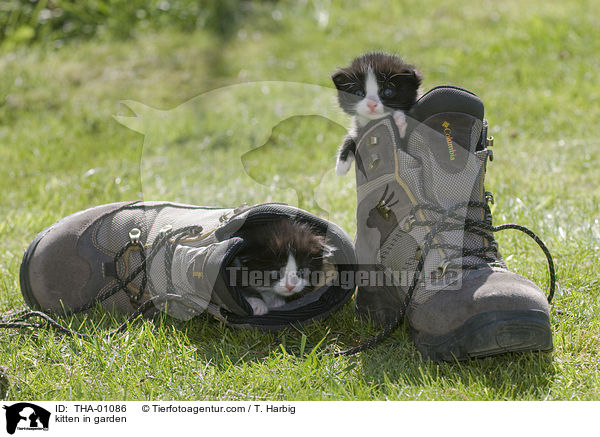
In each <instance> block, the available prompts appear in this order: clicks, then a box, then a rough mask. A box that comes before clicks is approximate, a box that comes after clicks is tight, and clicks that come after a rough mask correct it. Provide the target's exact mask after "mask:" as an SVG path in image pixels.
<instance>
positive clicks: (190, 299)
mask: <svg viewBox="0 0 600 437" xmlns="http://www.w3.org/2000/svg"><path fill="white" fill-rule="evenodd" d="M243 244H244V241H243V240H242V239H241V238H232V239H228V240H225V241H222V242H218V243H213V244H211V245H209V246H204V247H191V246H187V245H182V244H178V245H177V246H176V248H175V251H174V253H173V259H172V263H171V272H170V274H171V281H172V283H173V287H174V290H173V292H174V293H175V294H178V295H180V296H182V297H183V298H184V302H185V304H184V303H183V302H178V301H177V300H172V301H170V302H168V304H167V305H166V306H164V307H163V308H161V309H163V310H166V312H167V313H168V314H169V315H170V316H172V317H176V318H178V319H182V320H188V319H190V318H192V317H194V316H196V315H198V314H200V313H202V312H203V311H204V310H206V308H207V307H208V305H209V303H210V302H211V300H212V301H214V300H216V301H217V302H221V303H224V304H225V305H226V306H227V308H228V309H230V310H232V311H234V312H236V310H237V312H241V313H242V314H243V313H244V309H242V308H241V305H238V304H237V302H236V300H235V298H233V297H232V296H231V293H230V289H229V287H228V284H227V282H226V281H225V280H224V279H223V277H222V274H221V273H222V271H223V270H224V268H225V266H227V265H228V264H229V262H230V260H231V258H232V257H233V255H235V253H236V252H237V251H238V250H239V249H240V248H241V247H242V246H243Z"/></svg>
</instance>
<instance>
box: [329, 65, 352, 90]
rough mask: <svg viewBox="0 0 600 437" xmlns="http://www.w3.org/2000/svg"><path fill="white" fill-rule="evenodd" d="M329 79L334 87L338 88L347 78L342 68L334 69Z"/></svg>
mask: <svg viewBox="0 0 600 437" xmlns="http://www.w3.org/2000/svg"><path fill="white" fill-rule="evenodd" d="M331 80H332V81H333V84H334V85H335V87H336V88H337V89H338V90H339V89H340V87H341V86H342V84H343V83H344V82H346V81H347V80H348V75H347V74H346V72H345V71H344V70H339V71H336V72H335V73H333V74H332V75H331Z"/></svg>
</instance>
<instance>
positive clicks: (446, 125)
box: [442, 121, 456, 161]
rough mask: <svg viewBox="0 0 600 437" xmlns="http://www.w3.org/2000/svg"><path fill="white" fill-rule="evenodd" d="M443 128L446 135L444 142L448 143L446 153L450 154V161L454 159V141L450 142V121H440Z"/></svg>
mask: <svg viewBox="0 0 600 437" xmlns="http://www.w3.org/2000/svg"><path fill="white" fill-rule="evenodd" d="M442 127H443V128H444V136H445V137H446V144H448V154H449V155H450V161H454V159H455V156H454V155H455V154H456V150H455V149H454V143H453V142H452V129H450V123H448V122H447V121H444V122H443V123H442Z"/></svg>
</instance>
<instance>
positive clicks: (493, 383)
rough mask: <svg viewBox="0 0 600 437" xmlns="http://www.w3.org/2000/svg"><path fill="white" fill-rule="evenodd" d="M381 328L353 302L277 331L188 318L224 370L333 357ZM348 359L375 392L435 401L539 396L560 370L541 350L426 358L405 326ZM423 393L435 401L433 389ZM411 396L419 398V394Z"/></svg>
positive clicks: (202, 348) (195, 336)
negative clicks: (357, 313) (279, 359)
mask: <svg viewBox="0 0 600 437" xmlns="http://www.w3.org/2000/svg"><path fill="white" fill-rule="evenodd" d="M377 332H378V331H377V328H375V327H374V326H373V325H371V324H369V323H365V322H357V321H356V320H355V319H354V313H353V309H352V308H351V307H350V305H347V306H346V307H345V308H344V309H342V310H341V311H339V312H338V313H335V314H334V315H333V316H331V317H330V318H328V319H327V320H325V321H320V322H316V323H314V324H311V325H308V326H305V327H303V328H298V329H296V328H287V329H284V330H282V331H279V332H278V333H270V332H262V331H259V330H254V329H236V328H230V327H227V326H225V325H223V324H221V323H219V322H216V321H215V320H214V319H212V318H211V317H203V318H201V319H197V320H195V321H193V322H188V328H187V334H188V336H189V338H190V341H191V342H192V343H193V344H196V345H197V353H198V356H199V358H200V359H201V360H203V361H205V362H207V363H210V365H212V366H215V367H216V368H217V369H219V370H225V369H227V368H229V367H230V366H232V365H234V366H235V365H239V364H242V363H247V364H248V363H261V362H263V361H264V360H265V359H267V358H268V357H269V356H271V355H273V354H279V355H284V356H285V355H288V356H290V357H291V358H293V359H297V360H305V359H308V358H309V356H310V355H314V356H316V357H318V359H320V360H323V361H325V360H331V359H332V358H331V357H329V354H330V353H331V352H333V350H344V349H346V348H350V347H352V346H355V345H356V344H359V343H361V342H364V341H365V340H366V339H367V338H369V337H370V336H372V335H375V334H377ZM303 336H304V340H303ZM284 350H285V352H284ZM301 352H303V353H301ZM333 359H338V358H333ZM339 359H345V358H339ZM346 359H349V360H357V361H358V364H359V365H358V369H359V370H358V371H357V373H354V375H353V378H355V379H356V380H357V381H359V383H361V384H363V385H364V386H369V387H373V395H374V396H376V397H381V396H384V397H386V398H397V399H402V398H403V397H404V396H402V395H399V394H397V393H396V392H397V391H399V389H401V388H408V389H414V390H412V391H413V392H414V391H416V392H418V391H419V390H421V389H423V390H425V391H428V390H429V391H431V392H432V393H434V394H435V398H436V399H449V400H450V399H452V400H470V399H477V400H486V399H487V400H492V399H493V400H503V399H506V400H518V399H538V400H539V399H544V398H545V397H546V396H547V395H548V393H549V392H550V388H551V384H552V380H553V378H554V375H555V373H556V369H555V366H554V363H553V357H552V354H549V353H541V352H540V353H538V352H532V353H513V354H503V355H498V356H494V357H488V358H479V359H472V360H467V361H461V362H439V363H435V362H429V361H423V360H422V359H421V356H420V354H419V352H418V351H417V350H416V348H415V347H414V345H413V344H412V341H411V340H410V338H409V335H408V333H407V331H406V329H405V328H404V327H400V328H399V329H397V330H396V331H395V332H394V333H392V334H391V335H390V336H389V337H387V338H386V339H385V340H384V341H383V342H382V343H380V344H378V345H376V346H375V347H374V348H372V349H369V350H367V351H364V352H362V353H361V354H360V355H356V356H352V357H350V358H346ZM423 397H424V398H427V399H431V398H432V395H429V396H427V394H425V395H424V396H423ZM410 398H411V399H414V398H415V396H414V394H413V395H411V397H410ZM416 398H417V399H418V398H419V396H418V395H417V396H416Z"/></svg>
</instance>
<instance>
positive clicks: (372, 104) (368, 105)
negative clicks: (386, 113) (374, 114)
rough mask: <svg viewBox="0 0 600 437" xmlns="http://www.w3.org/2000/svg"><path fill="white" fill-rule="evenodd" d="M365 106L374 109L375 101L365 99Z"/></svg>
mask: <svg viewBox="0 0 600 437" xmlns="http://www.w3.org/2000/svg"><path fill="white" fill-rule="evenodd" d="M367 107H368V108H369V109H370V110H371V111H374V110H375V108H376V107H377V102H376V101H375V100H371V99H369V100H367Z"/></svg>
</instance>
